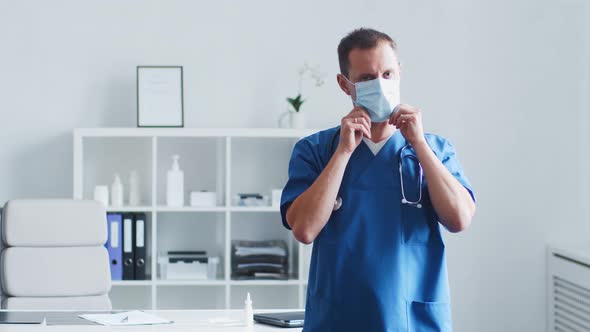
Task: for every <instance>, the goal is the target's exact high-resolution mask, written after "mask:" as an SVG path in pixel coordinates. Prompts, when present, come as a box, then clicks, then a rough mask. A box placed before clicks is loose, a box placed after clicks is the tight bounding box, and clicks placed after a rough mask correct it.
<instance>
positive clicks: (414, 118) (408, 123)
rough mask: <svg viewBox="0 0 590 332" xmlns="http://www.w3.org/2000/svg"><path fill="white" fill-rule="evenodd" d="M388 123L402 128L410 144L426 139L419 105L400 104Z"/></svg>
mask: <svg viewBox="0 0 590 332" xmlns="http://www.w3.org/2000/svg"><path fill="white" fill-rule="evenodd" d="M388 123H389V124H392V125H394V126H395V127H396V128H397V129H399V130H401V132H402V135H403V136H404V137H405V139H406V140H407V141H408V142H409V143H410V145H416V144H418V143H421V142H423V141H425V138H424V129H422V112H421V111H420V109H419V108H417V107H413V106H410V105H404V104H401V105H399V108H398V111H397V112H395V113H393V114H392V115H391V117H390V118H389V122H388Z"/></svg>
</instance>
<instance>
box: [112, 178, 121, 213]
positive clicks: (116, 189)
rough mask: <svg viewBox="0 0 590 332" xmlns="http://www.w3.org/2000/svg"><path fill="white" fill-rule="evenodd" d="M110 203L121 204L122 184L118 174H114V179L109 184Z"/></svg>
mask: <svg viewBox="0 0 590 332" xmlns="http://www.w3.org/2000/svg"><path fill="white" fill-rule="evenodd" d="M111 205H112V206H123V184H122V183H121V177H119V174H115V179H114V180H113V184H112V185H111Z"/></svg>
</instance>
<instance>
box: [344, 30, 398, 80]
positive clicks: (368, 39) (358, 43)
mask: <svg viewBox="0 0 590 332" xmlns="http://www.w3.org/2000/svg"><path fill="white" fill-rule="evenodd" d="M382 41H384V42H388V43H389V45H390V46H391V48H392V49H393V50H394V51H395V53H396V54H397V43H396V42H395V41H394V40H393V39H392V38H391V37H389V35H387V34H386V33H383V32H380V31H377V30H374V29H369V28H360V29H356V30H354V31H352V32H351V33H349V34H348V35H346V37H344V38H342V39H341V40H340V44H338V63H339V64H340V73H342V75H344V76H346V77H348V68H349V66H350V61H349V59H348V55H349V54H350V52H351V51H352V50H353V49H355V48H359V49H361V50H367V49H371V48H375V47H377V45H378V44H379V42H382Z"/></svg>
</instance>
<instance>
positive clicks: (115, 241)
mask: <svg viewBox="0 0 590 332" xmlns="http://www.w3.org/2000/svg"><path fill="white" fill-rule="evenodd" d="M122 221H123V216H122V215H121V214H120V213H107V228H108V239H107V243H106V248H107V250H108V252H109V258H110V261H111V262H110V266H111V279H112V280H122V279H123V259H122V258H123V244H122V242H123V232H122V230H123V225H122Z"/></svg>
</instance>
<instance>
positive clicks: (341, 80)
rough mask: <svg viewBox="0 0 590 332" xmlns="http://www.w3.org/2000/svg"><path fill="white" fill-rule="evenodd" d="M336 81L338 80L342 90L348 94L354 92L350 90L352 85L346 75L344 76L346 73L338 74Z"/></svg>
mask: <svg viewBox="0 0 590 332" xmlns="http://www.w3.org/2000/svg"><path fill="white" fill-rule="evenodd" d="M336 81H337V82H338V85H339V86H340V90H342V91H344V93H346V94H347V95H349V96H350V95H351V93H352V92H351V91H350V85H349V83H348V80H347V79H346V77H344V75H342V74H337V75H336Z"/></svg>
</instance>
